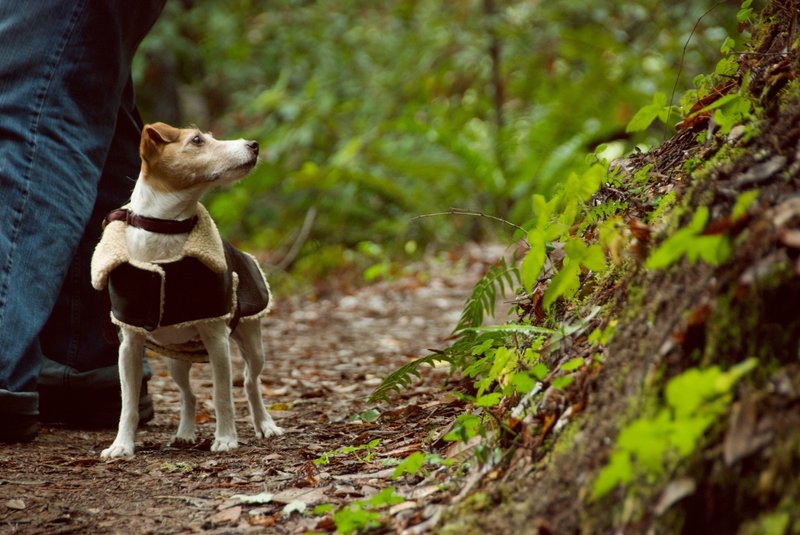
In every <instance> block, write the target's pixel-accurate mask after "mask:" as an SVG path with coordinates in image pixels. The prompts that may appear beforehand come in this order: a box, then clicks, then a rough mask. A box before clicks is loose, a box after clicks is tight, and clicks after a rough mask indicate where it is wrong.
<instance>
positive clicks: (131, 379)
mask: <svg viewBox="0 0 800 535" xmlns="http://www.w3.org/2000/svg"><path fill="white" fill-rule="evenodd" d="M144 341H145V335H143V334H140V333H136V332H133V331H127V330H125V329H123V330H122V344H120V346H119V382H120V386H121V391H122V410H121V412H120V416H119V427H118V429H117V438H116V439H114V442H113V444H111V446H109V447H108V448H106V449H104V450H103V451H102V453H101V454H100V457H101V458H103V459H114V458H116V457H133V439H134V435H135V434H136V427H137V426H138V425H139V390H140V389H141V387H142V359H143V358H144Z"/></svg>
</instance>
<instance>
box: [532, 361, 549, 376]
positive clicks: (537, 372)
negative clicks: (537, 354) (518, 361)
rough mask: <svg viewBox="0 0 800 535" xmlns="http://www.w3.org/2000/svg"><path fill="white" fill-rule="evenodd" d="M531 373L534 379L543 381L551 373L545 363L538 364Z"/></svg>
mask: <svg viewBox="0 0 800 535" xmlns="http://www.w3.org/2000/svg"><path fill="white" fill-rule="evenodd" d="M531 373H532V374H533V376H534V377H536V378H537V379H538V380H540V381H543V380H544V378H545V377H547V374H548V373H550V370H548V369H547V366H546V365H545V364H544V363H543V362H537V363H536V364H534V365H533V367H532V368H531Z"/></svg>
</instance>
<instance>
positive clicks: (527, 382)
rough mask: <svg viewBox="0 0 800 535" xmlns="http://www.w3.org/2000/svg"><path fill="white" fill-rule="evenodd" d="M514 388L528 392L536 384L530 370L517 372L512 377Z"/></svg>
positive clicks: (521, 392) (524, 392) (522, 392)
mask: <svg viewBox="0 0 800 535" xmlns="http://www.w3.org/2000/svg"><path fill="white" fill-rule="evenodd" d="M511 384H512V385H514V390H516V391H517V392H518V393H520V394H527V393H528V392H530V391H531V390H533V388H534V387H535V386H536V380H535V379H534V378H533V377H531V376H530V374H529V373H528V372H517V373H515V374H514V375H513V376H512V377H511Z"/></svg>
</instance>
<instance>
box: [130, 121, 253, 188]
mask: <svg viewBox="0 0 800 535" xmlns="http://www.w3.org/2000/svg"><path fill="white" fill-rule="evenodd" d="M139 154H140V155H141V157H142V177H143V178H144V179H145V180H147V182H148V183H149V184H150V185H152V186H153V187H154V188H156V189H157V190H161V191H181V190H186V189H194V188H202V189H208V188H211V187H214V186H219V185H224V184H230V183H232V182H235V181H236V180H239V179H240V178H242V177H243V176H245V175H246V174H247V173H249V172H250V170H251V169H253V167H254V166H255V165H256V161H257V160H258V143H256V142H255V141H247V140H244V139H237V140H233V141H220V140H217V139H214V137H213V136H212V135H211V134H209V133H206V132H201V131H200V130H197V129H194V128H175V127H174V126H170V125H168V124H164V123H153V124H148V125H145V127H144V129H143V130H142V140H141V143H140V144H139Z"/></svg>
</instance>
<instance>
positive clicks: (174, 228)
mask: <svg viewBox="0 0 800 535" xmlns="http://www.w3.org/2000/svg"><path fill="white" fill-rule="evenodd" d="M112 221H124V222H125V223H127V224H128V225H130V226H132V227H136V228H140V229H142V230H146V231H148V232H155V233H157V234H186V233H188V232H191V231H192V229H194V226H195V225H196V224H197V216H194V217H191V218H189V219H177V220H176V219H159V218H157V217H147V216H143V215H137V214H134V213H133V212H131V211H130V210H128V209H126V208H119V209H117V210H112V211H111V212H109V213H108V215H107V216H106V219H105V221H104V222H103V226H105V225H106V224H108V223H110V222H112Z"/></svg>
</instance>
